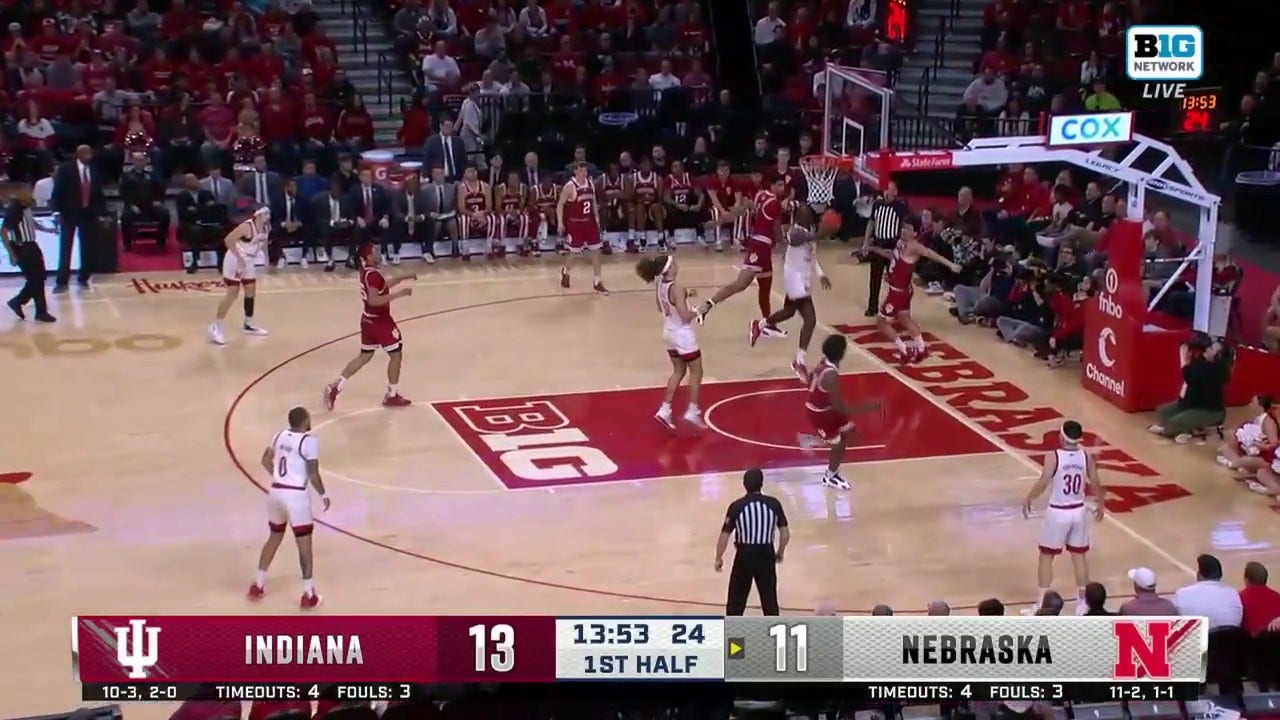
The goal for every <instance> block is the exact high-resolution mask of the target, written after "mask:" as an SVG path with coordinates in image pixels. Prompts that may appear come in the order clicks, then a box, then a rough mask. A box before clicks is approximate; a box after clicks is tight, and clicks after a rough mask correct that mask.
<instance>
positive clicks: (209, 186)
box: [200, 165, 239, 217]
mask: <svg viewBox="0 0 1280 720" xmlns="http://www.w3.org/2000/svg"><path fill="white" fill-rule="evenodd" d="M200 189H202V190H208V191H209V194H210V195H212V196H213V201H214V202H215V203H217V204H218V205H221V206H223V207H224V208H225V212H226V216H227V217H230V215H231V211H232V210H233V209H234V208H235V206H236V199H237V198H238V197H239V194H238V193H237V192H236V187H235V184H234V183H232V182H231V181H230V180H228V179H227V178H225V177H223V176H222V168H221V167H218V166H217V165H214V166H213V167H210V168H209V174H208V175H207V176H205V178H204V179H203V180H201V181H200Z"/></svg>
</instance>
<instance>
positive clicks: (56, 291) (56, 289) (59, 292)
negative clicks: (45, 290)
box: [53, 285, 69, 295]
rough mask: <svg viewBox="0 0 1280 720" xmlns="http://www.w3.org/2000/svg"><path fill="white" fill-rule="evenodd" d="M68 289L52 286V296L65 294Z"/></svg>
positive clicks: (61, 286)
mask: <svg viewBox="0 0 1280 720" xmlns="http://www.w3.org/2000/svg"><path fill="white" fill-rule="evenodd" d="M68 289H69V288H68V287H67V286H66V285H54V286H53V294H54V295H63V294H65V293H66V292H67V290H68Z"/></svg>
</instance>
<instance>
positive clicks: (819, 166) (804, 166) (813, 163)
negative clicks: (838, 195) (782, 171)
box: [800, 155, 853, 205]
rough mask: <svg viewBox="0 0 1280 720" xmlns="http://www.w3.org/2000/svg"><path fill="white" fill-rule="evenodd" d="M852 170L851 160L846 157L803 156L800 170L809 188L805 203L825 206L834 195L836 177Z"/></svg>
mask: <svg viewBox="0 0 1280 720" xmlns="http://www.w3.org/2000/svg"><path fill="white" fill-rule="evenodd" d="M852 168H853V158H852V157H849V156H846V155H805V156H804V157H802V158H800V170H801V171H802V172H803V173H804V179H805V182H806V183H807V185H808V187H809V197H808V198H806V200H807V202H809V203H810V204H814V205H827V204H829V203H830V202H831V198H832V197H833V196H834V194H835V183H836V175H837V174H838V173H839V172H840V171H842V170H844V171H848V170H850V169H852Z"/></svg>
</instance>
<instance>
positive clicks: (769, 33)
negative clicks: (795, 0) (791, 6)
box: [752, 0, 787, 50]
mask: <svg viewBox="0 0 1280 720" xmlns="http://www.w3.org/2000/svg"><path fill="white" fill-rule="evenodd" d="M786 29H787V21H786V20H783V19H782V4H781V3H779V2H778V1H777V0H773V1H772V2H770V3H769V5H768V8H767V10H766V11H765V16H764V17H762V18H760V19H759V20H757V21H756V25H755V29H754V31H753V34H752V39H753V40H754V41H755V44H756V49H757V50H759V49H761V48H768V47H770V46H772V45H773V44H774V43H777V42H779V41H780V40H782V39H783V38H785V31H786Z"/></svg>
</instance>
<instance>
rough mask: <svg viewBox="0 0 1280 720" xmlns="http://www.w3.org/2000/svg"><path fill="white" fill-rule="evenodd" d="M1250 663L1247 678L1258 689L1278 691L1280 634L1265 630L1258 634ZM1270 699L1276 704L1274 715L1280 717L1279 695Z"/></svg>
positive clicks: (1254, 641)
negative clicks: (1256, 684) (1256, 685)
mask: <svg viewBox="0 0 1280 720" xmlns="http://www.w3.org/2000/svg"><path fill="white" fill-rule="evenodd" d="M1250 661H1251V662H1250V665H1249V677H1250V678H1251V679H1252V680H1253V681H1254V682H1256V683H1258V687H1260V688H1263V689H1268V690H1280V632H1276V631H1273V630H1267V631H1264V632H1260V633H1258V635H1257V636H1256V637H1255V638H1254V639H1253V648H1252V651H1251V653H1250ZM1271 697H1272V700H1273V701H1275V702H1276V703H1277V705H1276V706H1275V710H1276V714H1277V715H1280V693H1276V694H1274V695H1272V696H1271ZM1246 702H1247V698H1246Z"/></svg>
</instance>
